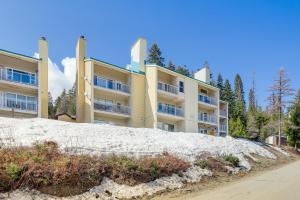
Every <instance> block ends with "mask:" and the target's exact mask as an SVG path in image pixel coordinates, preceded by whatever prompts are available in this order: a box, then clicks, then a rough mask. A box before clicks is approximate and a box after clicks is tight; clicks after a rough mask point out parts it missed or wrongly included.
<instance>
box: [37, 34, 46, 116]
mask: <svg viewBox="0 0 300 200" xmlns="http://www.w3.org/2000/svg"><path fill="white" fill-rule="evenodd" d="M39 56H40V60H39V63H38V117H42V118H48V42H47V41H46V38H45V37H41V38H40V40H39Z"/></svg>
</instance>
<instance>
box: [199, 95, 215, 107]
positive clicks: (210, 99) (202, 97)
mask: <svg viewBox="0 0 300 200" xmlns="http://www.w3.org/2000/svg"><path fill="white" fill-rule="evenodd" d="M198 101H199V102H202V103H206V104H209V105H213V106H217V105H218V100H217V98H214V97H209V96H206V95H202V94H199V95H198Z"/></svg>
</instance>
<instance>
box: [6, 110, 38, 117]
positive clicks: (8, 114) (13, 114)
mask: <svg viewBox="0 0 300 200" xmlns="http://www.w3.org/2000/svg"><path fill="white" fill-rule="evenodd" d="M0 116H1V117H11V118H34V117H37V114H31V113H30V114H29V113H24V112H18V111H17V110H15V111H14V112H12V110H0Z"/></svg>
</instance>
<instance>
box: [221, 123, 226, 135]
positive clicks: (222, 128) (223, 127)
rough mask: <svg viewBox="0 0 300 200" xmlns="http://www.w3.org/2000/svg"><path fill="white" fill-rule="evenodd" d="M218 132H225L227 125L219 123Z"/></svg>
mask: <svg viewBox="0 0 300 200" xmlns="http://www.w3.org/2000/svg"><path fill="white" fill-rule="evenodd" d="M220 132H223V133H226V132H227V126H226V125H224V124H221V125H220Z"/></svg>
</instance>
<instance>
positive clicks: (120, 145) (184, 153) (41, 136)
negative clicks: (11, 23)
mask: <svg viewBox="0 0 300 200" xmlns="http://www.w3.org/2000/svg"><path fill="white" fill-rule="evenodd" d="M0 138H6V139H5V140H3V141H1V140H0V144H1V143H2V144H3V145H5V146H15V145H26V146H28V145H32V143H34V142H36V141H45V140H52V141H56V142H57V143H58V144H59V146H60V147H61V148H62V150H64V151H67V152H70V153H88V154H98V155H100V154H117V155H128V156H135V157H139V156H153V155H157V154H162V153H163V152H168V153H170V154H173V155H175V156H178V157H180V158H183V159H186V160H189V161H190V162H193V161H195V160H196V159H197V157H198V156H199V155H201V154H202V153H203V152H208V153H210V154H211V155H213V156H224V155H228V154H233V155H234V156H237V157H238V158H239V159H240V165H241V166H242V167H245V168H246V169H250V167H251V166H250V164H249V162H248V161H247V160H246V159H245V156H249V157H251V154H257V155H260V156H263V157H267V158H273V159H276V157H275V156H274V155H273V154H272V153H271V152H269V151H268V150H266V149H265V148H263V146H262V145H260V144H259V143H254V142H251V141H247V140H243V139H234V138H231V137H226V138H223V137H215V136H210V135H203V134H199V133H181V132H176V133H172V132H166V131H162V130H158V129H148V128H129V127H120V126H113V125H106V124H87V123H81V124H78V123H69V122H62V121H57V120H49V119H40V118H34V119H13V118H3V117H2V118H1V117H0Z"/></svg>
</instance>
